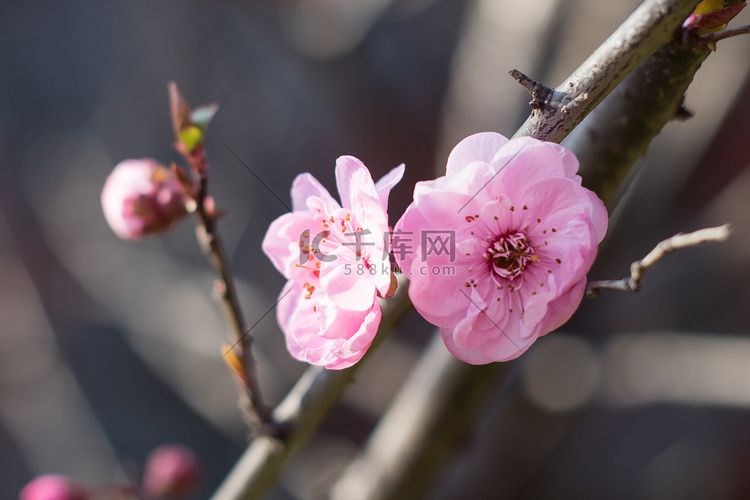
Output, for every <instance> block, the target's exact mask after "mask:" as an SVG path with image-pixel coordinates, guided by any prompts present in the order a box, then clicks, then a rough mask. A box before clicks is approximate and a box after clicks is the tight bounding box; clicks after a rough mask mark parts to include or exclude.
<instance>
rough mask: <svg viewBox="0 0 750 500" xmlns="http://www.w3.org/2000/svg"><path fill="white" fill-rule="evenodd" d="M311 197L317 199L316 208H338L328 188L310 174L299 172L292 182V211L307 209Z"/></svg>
mask: <svg viewBox="0 0 750 500" xmlns="http://www.w3.org/2000/svg"><path fill="white" fill-rule="evenodd" d="M312 198H315V199H317V200H319V201H318V203H319V207H318V206H316V209H317V210H320V209H323V210H324V211H325V212H332V211H334V210H336V209H337V208H340V206H339V204H338V203H337V202H336V200H334V199H333V197H331V194H330V193H329V192H328V190H327V189H326V188H324V187H323V185H322V184H321V183H320V182H318V179H316V178H315V177H313V176H312V174H309V173H304V174H299V175H298V176H297V177H296V178H295V179H294V182H292V210H293V211H294V212H300V211H305V210H309V209H310V206H309V203H310V201H311V199H312Z"/></svg>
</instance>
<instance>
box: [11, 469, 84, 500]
mask: <svg viewBox="0 0 750 500" xmlns="http://www.w3.org/2000/svg"><path fill="white" fill-rule="evenodd" d="M18 498H19V500H87V499H88V498H89V495H88V493H87V492H86V489H85V488H84V487H83V486H81V485H80V484H78V483H76V482H75V481H73V480H71V479H68V478H67V477H65V476H60V475H57V474H46V475H43V476H38V477H36V478H35V479H34V480H32V481H31V482H30V483H28V484H27V485H26V486H24V488H23V490H21V494H20V495H19V497H18Z"/></svg>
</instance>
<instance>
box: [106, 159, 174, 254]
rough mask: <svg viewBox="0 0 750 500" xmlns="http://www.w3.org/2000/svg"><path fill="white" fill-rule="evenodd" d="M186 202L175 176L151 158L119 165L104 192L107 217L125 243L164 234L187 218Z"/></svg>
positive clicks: (127, 161)
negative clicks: (151, 235) (155, 234)
mask: <svg viewBox="0 0 750 500" xmlns="http://www.w3.org/2000/svg"><path fill="white" fill-rule="evenodd" d="M185 203H186V198H185V195H184V193H183V188H182V186H181V185H180V183H179V181H178V180H177V177H176V176H175V175H174V173H173V172H172V171H171V170H169V169H167V168H166V167H164V166H163V165H161V164H160V163H158V162H157V161H156V160H152V159H150V158H144V159H140V160H125V161H122V162H120V163H118V164H117V165H116V166H115V168H114V170H112V172H111V173H110V174H109V176H108V177H107V181H106V182H105V183H104V189H103V190H102V208H103V210H104V217H105V218H106V219H107V223H109V226H110V227H111V228H112V230H113V231H114V232H115V234H117V236H119V237H120V238H122V239H126V240H133V239H139V238H142V237H143V236H146V235H148V234H152V233H158V232H161V231H165V230H166V229H168V228H169V226H171V225H172V223H174V222H175V221H177V220H178V219H180V218H182V217H183V216H185V214H186V213H187V210H186V207H185Z"/></svg>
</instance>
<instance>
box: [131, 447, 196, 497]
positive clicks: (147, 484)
mask: <svg viewBox="0 0 750 500" xmlns="http://www.w3.org/2000/svg"><path fill="white" fill-rule="evenodd" d="M200 478H201V466H200V464H199V463H198V458H197V457H196V456H195V453H193V452H192V450H190V448H188V447H186V446H181V445H165V446H160V447H159V448H156V449H155V450H154V451H152V452H151V454H150V455H149V456H148V459H146V465H145V467H144V472H143V491H144V492H145V493H146V495H147V498H149V499H152V500H167V499H170V498H181V497H183V496H185V495H189V494H191V493H192V492H193V491H194V490H195V489H196V488H197V487H198V483H199V482H200Z"/></svg>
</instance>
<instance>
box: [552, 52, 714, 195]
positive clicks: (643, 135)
mask: <svg viewBox="0 0 750 500" xmlns="http://www.w3.org/2000/svg"><path fill="white" fill-rule="evenodd" d="M709 54H711V50H710V49H708V48H707V47H705V46H697V45H684V44H682V43H680V42H675V43H671V44H669V45H665V46H664V47H662V48H660V49H659V50H657V51H656V52H655V53H654V54H653V55H652V56H651V57H649V58H648V59H647V60H646V61H645V62H644V63H643V64H641V65H640V66H638V67H637V68H636V69H635V70H634V71H633V72H632V73H631V74H630V75H628V77H627V78H626V79H625V80H624V81H623V83H622V84H621V85H620V86H619V87H618V88H617V89H615V90H614V92H612V93H611V94H610V95H609V96H608V97H607V98H606V99H604V101H603V102H602V103H601V104H600V105H599V106H598V107H597V108H596V109H595V110H594V111H593V112H592V113H591V114H590V115H589V116H588V117H587V118H586V120H584V121H583V122H582V123H581V124H580V125H579V126H578V127H577V128H576V129H575V130H574V131H573V132H572V133H571V134H570V136H569V137H568V139H567V140H566V143H565V146H566V147H568V148H569V149H570V150H572V151H573V152H574V153H575V154H576V156H577V158H578V161H579V162H580V164H581V167H580V169H579V174H580V175H581V177H583V185H584V186H586V187H587V188H589V189H591V190H592V191H594V192H595V193H597V194H598V195H599V197H600V198H602V199H603V200H604V201H605V202H607V204H610V205H611V203H610V202H611V201H612V200H613V197H614V195H615V193H616V192H617V190H618V189H619V188H620V186H621V185H622V183H623V180H624V179H625V177H626V175H627V174H628V172H630V170H631V167H632V166H633V164H634V163H635V162H636V161H637V160H638V159H639V158H640V157H641V156H643V154H644V153H645V152H646V149H647V148H648V146H649V144H651V141H652V140H653V138H654V137H655V136H656V135H657V134H658V133H659V132H660V131H661V129H662V128H664V126H665V125H666V124H667V123H669V121H670V120H673V119H675V118H676V117H679V116H680V114H681V113H682V104H683V96H684V95H685V91H686V90H687V88H688V86H689V85H690V83H691V82H692V81H693V76H695V72H696V71H697V70H698V68H699V67H700V66H701V64H702V63H703V61H705V60H706V58H707V57H708V55H709ZM610 208H611V206H610Z"/></svg>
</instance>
